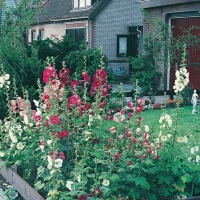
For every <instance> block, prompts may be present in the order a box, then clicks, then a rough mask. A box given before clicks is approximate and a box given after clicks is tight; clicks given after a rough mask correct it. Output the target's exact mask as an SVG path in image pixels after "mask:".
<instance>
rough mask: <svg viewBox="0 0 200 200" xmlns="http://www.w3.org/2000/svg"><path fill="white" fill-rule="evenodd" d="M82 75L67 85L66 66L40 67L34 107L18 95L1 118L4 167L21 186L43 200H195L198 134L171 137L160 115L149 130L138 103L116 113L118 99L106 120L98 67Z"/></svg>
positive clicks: (105, 93)
mask: <svg viewBox="0 0 200 200" xmlns="http://www.w3.org/2000/svg"><path fill="white" fill-rule="evenodd" d="M51 63H53V62H51ZM180 71H181V73H182V74H184V73H185V76H187V75H186V72H185V70H180ZM89 72H90V71H89V70H87V66H84V67H83V72H81V73H80V74H76V76H73V79H72V78H71V77H70V70H69V69H68V68H67V67H66V66H64V67H63V68H62V69H61V71H60V72H58V75H57V74H56V73H57V71H56V70H55V68H54V66H52V65H51V64H49V63H48V66H47V67H46V69H45V70H44V73H43V77H42V79H43V80H44V83H45V85H44V86H43V85H42V84H40V83H39V82H38V87H39V89H38V91H39V99H38V100H34V101H33V104H32V103H30V102H29V101H28V94H27V93H26V92H25V91H24V93H23V98H22V97H21V98H19V96H17V95H16V97H14V98H13V99H12V100H10V101H9V103H8V105H9V111H8V113H9V117H7V118H6V119H4V121H0V127H1V128H0V131H1V134H0V139H1V147H0V157H2V159H5V163H6V164H9V165H10V166H14V165H15V166H16V165H17V166H19V165H21V166H22V167H24V169H25V177H26V180H27V181H28V182H29V183H30V184H31V186H32V187H34V188H35V189H36V190H37V191H38V192H41V194H42V195H44V198H45V199H47V200H52V199H63V200H65V199H69V200H70V199H91V200H92V199H99V200H104V199H108V200H110V199H128V198H129V199H167V198H169V199H176V198H177V197H178V196H179V197H180V196H181V195H187V196H188V197H190V196H193V195H194V194H195V195H196V194H197V195H198V194H199V193H198V190H197V189H198V188H199V186H200V185H199V182H198V180H199V178H200V175H199V173H198V172H199V163H200V155H199V137H197V134H196V133H198V132H199V131H198V127H197V126H195V127H194V129H195V128H196V129H195V131H194V132H193V130H192V129H191V130H190V133H186V132H185V131H184V130H183V129H181V130H178V129H179V127H178V124H179V123H178V121H177V118H176V117H174V115H170V114H168V112H167V110H163V113H162V114H161V116H160V119H159V120H158V122H157V123H158V125H159V126H160V128H158V129H157V128H154V127H153V126H152V124H150V123H149V122H148V120H146V118H145V115H144V113H143V106H142V99H141V98H138V97H139V95H136V97H137V98H136V97H135V98H134V102H131V101H130V102H128V103H127V105H128V107H127V106H125V107H124V106H123V104H124V101H123V98H124V96H123V93H120V94H118V96H120V95H121V97H120V98H121V99H120V106H119V105H118V108H117V113H115V112H116V111H115V112H112V110H111V109H110V108H109V105H110V101H109V97H110V92H111V91H110V89H111V87H110V85H109V84H108V83H107V71H106V69H105V67H104V66H101V67H99V66H98V68H97V70H96V72H95V73H94V74H93V75H91V76H89ZM79 78H80V80H79ZM184 78H186V77H184ZM4 84H5V83H4ZM4 88H5V87H4ZM15 91H17V90H16V88H15ZM31 105H33V106H32V107H31ZM145 112H149V114H151V113H150V112H151V111H145ZM114 113H115V114H114ZM197 124H198V122H197V123H196V125H197ZM191 135H195V140H193V141H192V142H191V138H192V136H191ZM188 147H189V149H187V148H188ZM33 180H34V181H33ZM192 188H193V189H192ZM196 188H197V189H196Z"/></svg>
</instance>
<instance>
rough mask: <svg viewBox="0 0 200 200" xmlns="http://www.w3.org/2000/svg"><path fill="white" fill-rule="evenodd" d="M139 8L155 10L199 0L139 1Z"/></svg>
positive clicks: (198, 0) (199, 0)
mask: <svg viewBox="0 0 200 200" xmlns="http://www.w3.org/2000/svg"><path fill="white" fill-rule="evenodd" d="M138 2H139V7H140V8H144V9H145V8H155V7H162V6H169V5H174V4H183V3H193V2H200V0H162V1H161V0H144V1H142V0H139V1H138Z"/></svg>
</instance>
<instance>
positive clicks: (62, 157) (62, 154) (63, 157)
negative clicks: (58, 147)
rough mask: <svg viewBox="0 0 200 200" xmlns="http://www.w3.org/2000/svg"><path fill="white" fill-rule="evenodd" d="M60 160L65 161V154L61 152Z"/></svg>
mask: <svg viewBox="0 0 200 200" xmlns="http://www.w3.org/2000/svg"><path fill="white" fill-rule="evenodd" d="M60 158H61V159H63V160H64V159H65V154H64V153H63V152H60Z"/></svg>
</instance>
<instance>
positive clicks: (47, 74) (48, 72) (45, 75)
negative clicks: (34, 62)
mask: <svg viewBox="0 0 200 200" xmlns="http://www.w3.org/2000/svg"><path fill="white" fill-rule="evenodd" d="M51 75H52V71H51V70H49V69H46V70H44V71H43V81H44V82H45V83H46V84H47V83H49V82H50V78H51Z"/></svg>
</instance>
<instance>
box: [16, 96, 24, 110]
mask: <svg viewBox="0 0 200 200" xmlns="http://www.w3.org/2000/svg"><path fill="white" fill-rule="evenodd" d="M17 103H18V108H19V109H21V110H23V109H24V108H25V103H24V100H23V99H22V98H21V97H18V98H17Z"/></svg>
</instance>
